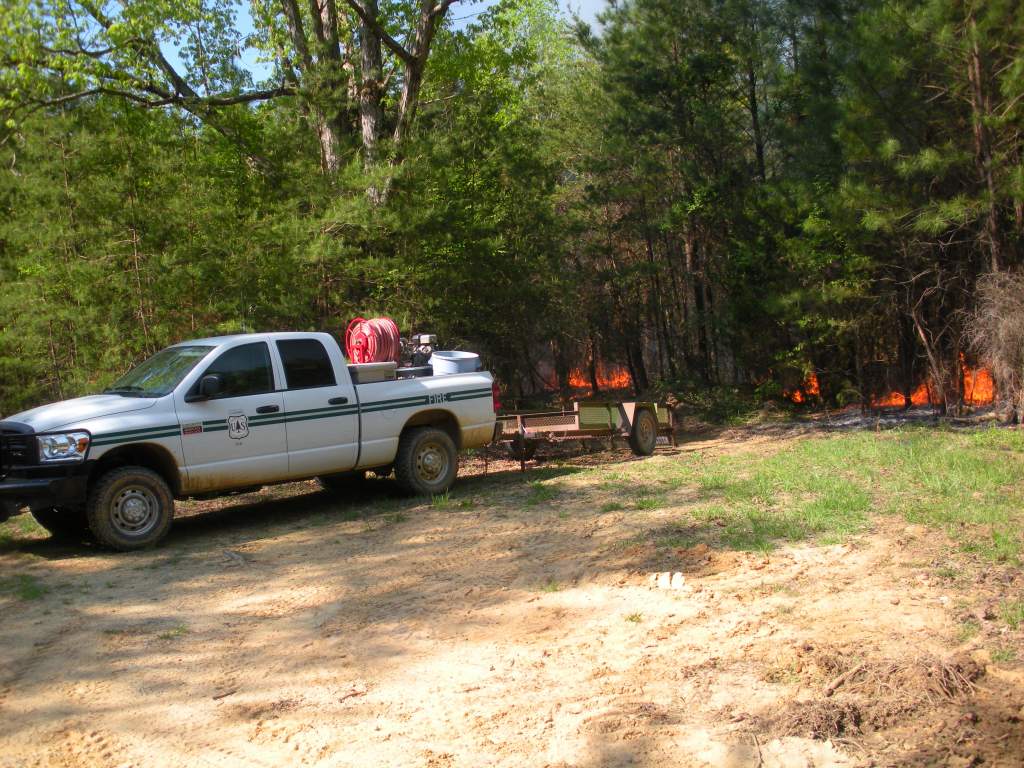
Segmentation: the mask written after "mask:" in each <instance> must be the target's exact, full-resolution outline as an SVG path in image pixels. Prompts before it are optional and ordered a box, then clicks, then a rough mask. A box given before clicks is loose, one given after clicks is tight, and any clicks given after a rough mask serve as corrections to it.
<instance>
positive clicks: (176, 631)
mask: <svg viewBox="0 0 1024 768" xmlns="http://www.w3.org/2000/svg"><path fill="white" fill-rule="evenodd" d="M188 633H189V628H188V627H187V626H186V625H184V624H178V625H176V626H173V627H171V628H170V629H168V630H166V631H165V632H161V633H160V634H159V635H157V639H158V640H176V639H177V638H179V637H184V636H185V635H187V634H188Z"/></svg>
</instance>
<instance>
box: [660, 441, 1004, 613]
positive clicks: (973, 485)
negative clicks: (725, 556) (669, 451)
mask: <svg viewBox="0 0 1024 768" xmlns="http://www.w3.org/2000/svg"><path fill="white" fill-rule="evenodd" d="M664 474H665V469H664V467H660V468H658V469H657V470H655V471H653V472H652V476H655V475H658V476H661V475H664ZM687 474H689V476H691V477H692V478H693V480H692V482H693V484H694V485H695V486H696V489H697V491H698V493H699V497H700V498H701V500H702V501H703V503H702V504H701V505H699V506H698V507H696V508H695V509H694V510H693V511H692V513H691V514H692V516H693V517H694V518H696V519H697V520H698V521H702V522H706V523H708V524H714V525H715V526H716V528H717V529H718V531H717V535H718V537H719V538H720V540H721V541H722V543H723V544H725V545H727V546H729V547H732V548H735V549H741V550H754V551H759V550H769V549H771V548H772V547H774V546H776V545H777V544H778V543H780V542H786V541H799V540H804V539H814V540H816V541H820V542H822V543H828V542H832V541H842V540H843V539H844V538H846V537H847V536H849V535H850V534H853V533H856V532H857V531H860V530H862V529H863V528H865V527H866V526H867V524H868V520H869V517H870V514H871V513H873V512H880V513H883V514H891V515H900V516H902V517H903V518H905V519H906V520H907V521H908V522H914V523H922V524H925V525H928V526H930V527H934V528H941V529H944V530H945V531H946V532H947V533H948V534H949V535H951V536H953V537H954V538H956V539H957V540H959V541H960V544H961V548H962V549H963V550H965V551H969V552H975V553H978V554H980V555H981V556H983V557H985V558H986V559H989V560H994V561H998V562H1009V563H1013V564H1019V563H1020V560H1021V551H1022V547H1024V537H1022V533H1021V532H1022V528H1024V527H1022V526H1021V522H1022V518H1024V516H1022V515H1021V513H1020V512H1019V510H1020V509H1021V507H1022V506H1024V487H1022V486H1021V485H1020V483H1019V478H1020V477H1021V476H1022V475H1024V433H1021V432H1020V431H1017V430H1007V429H998V428H992V429H984V430H976V431H970V432H966V431H964V432H958V431H953V430H951V429H941V428H940V429H936V428H934V427H932V428H921V427H909V428H904V429H899V430H892V431H889V432H884V433H873V432H861V433H854V434H846V435H838V436H828V437H820V438H812V439H808V440H802V441H800V442H799V443H796V444H795V445H792V446H791V447H788V448H786V449H784V450H782V451H779V452H778V453H776V454H774V455H770V456H763V455H757V454H753V453H750V454H742V455H734V456H722V457H717V458H713V459H711V460H710V461H707V462H706V463H705V464H704V465H703V466H701V467H699V468H694V467H693V466H690V465H687V466H685V467H684V468H683V469H681V470H680V475H679V476H680V477H685V476H687ZM642 479H647V478H646V477H644V478H642ZM646 503H651V502H646ZM712 532H715V529H712ZM939 576H940V577H941V578H943V579H946V580H949V581H956V580H957V579H958V578H959V577H960V575H959V573H958V572H956V571H955V569H953V568H951V567H946V568H942V569H940V572H939ZM1022 621H1024V617H1022Z"/></svg>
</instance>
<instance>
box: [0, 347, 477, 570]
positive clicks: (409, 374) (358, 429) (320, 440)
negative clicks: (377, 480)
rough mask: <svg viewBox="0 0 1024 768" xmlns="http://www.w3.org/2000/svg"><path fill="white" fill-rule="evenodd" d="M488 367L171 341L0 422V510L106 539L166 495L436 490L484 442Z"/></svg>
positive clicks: (141, 527) (153, 518)
mask: <svg viewBox="0 0 1024 768" xmlns="http://www.w3.org/2000/svg"><path fill="white" fill-rule="evenodd" d="M493 396H494V391H493V380H492V378H491V375H490V374H489V373H483V372H476V373H457V374H451V375H431V373H430V370H429V369H424V368H415V369H413V368H409V369H402V368H398V367H397V366H396V364H394V363H369V364H364V365H349V364H347V362H346V360H345V357H344V355H343V354H342V351H341V349H340V347H339V345H338V343H337V342H336V341H335V340H334V339H333V338H332V337H331V336H330V335H329V334H326V333H258V334H246V335H239V336H222V337H217V338H208V339H197V340H195V341H186V342H182V343H181V344H175V345H174V346H172V347H168V348H167V349H164V350H163V351H161V352H158V353H157V354H156V355H154V356H153V357H151V358H149V359H148V360H146V361H145V362H144V363H142V364H141V365H139V366H138V367H136V368H134V369H133V370H131V371H130V372H129V373H127V374H126V375H125V376H123V377H122V378H121V379H119V380H118V381H117V382H116V383H115V384H114V385H113V386H112V387H111V388H110V389H108V390H106V391H105V392H103V393H102V394H99V395H92V396H89V397H80V398H76V399H74V400H66V401H64V402H59V403H53V404H51V405H44V406H41V407H39V408H34V409H32V410H29V411H24V412H22V413H18V414H15V415H13V416H11V417H10V418H8V419H7V420H5V421H0V521H2V520H3V519H5V517H7V516H9V515H11V514H13V513H14V512H16V511H18V510H20V509H21V508H22V507H25V506H28V507H29V509H30V510H31V512H32V514H33V515H34V516H35V518H36V520H37V521H38V522H39V523H40V524H41V525H42V526H43V527H45V528H46V529H47V530H49V531H50V532H51V533H53V534H54V535H68V536H70V535H74V536H79V535H82V534H83V533H85V531H86V528H88V530H90V531H91V532H92V534H93V535H94V536H95V537H96V539H97V540H99V541H100V542H101V543H102V544H105V545H107V546H109V547H112V548H114V549H118V550H132V549H140V548H143V547H148V546H152V545H154V544H156V543H157V542H158V541H160V540H161V539H162V538H163V537H164V536H165V535H166V534H167V531H168V530H169V528H170V526H171V521H172V519H173V517H174V500H175V499H184V498H188V497H195V496H212V495H218V494H222V493H230V492H233V491H237V490H240V489H248V488H258V487H260V486H263V485H270V484H273V483H281V482H287V481H293V480H301V479H307V478H314V477H315V478H318V479H319V480H320V482H321V483H322V484H323V485H324V486H325V487H326V488H328V489H340V488H341V487H343V486H344V484H345V483H346V482H350V481H351V479H352V478H353V477H356V476H361V475H362V473H363V472H364V471H365V470H375V471H377V472H380V473H383V472H387V471H390V470H391V469H392V468H393V469H394V473H395V478H396V480H397V482H398V484H399V485H400V486H402V488H404V489H405V490H406V491H408V492H410V493H414V494H422V495H430V494H436V493H443V492H444V491H445V490H447V489H448V488H449V486H450V485H451V484H452V482H453V481H454V479H455V475H456V472H457V470H458V461H457V454H456V452H457V451H458V450H460V449H467V448H476V447H479V446H482V445H485V444H487V443H488V442H490V441H491V439H492V438H493V436H494V431H495V407H494V403H495V400H494V397H493Z"/></svg>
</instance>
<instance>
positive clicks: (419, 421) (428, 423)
mask: <svg viewBox="0 0 1024 768" xmlns="http://www.w3.org/2000/svg"><path fill="white" fill-rule="evenodd" d="M413 427H437V428H438V429H441V430H444V431H445V432H446V433H447V434H448V437H450V438H451V439H452V442H453V443H455V447H456V449H458V448H461V447H462V430H460V429H459V420H458V419H456V418H455V414H453V413H452V412H451V411H444V410H439V409H436V410H429V411H420V412H419V413H415V414H413V415H412V416H410V417H409V419H408V421H406V422H405V425H404V426H403V427H402V434H405V432H407V431H408V430H409V429H411V428H413Z"/></svg>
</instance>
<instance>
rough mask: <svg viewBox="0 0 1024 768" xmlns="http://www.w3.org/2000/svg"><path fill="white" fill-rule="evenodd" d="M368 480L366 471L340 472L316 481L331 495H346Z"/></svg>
mask: <svg viewBox="0 0 1024 768" xmlns="http://www.w3.org/2000/svg"><path fill="white" fill-rule="evenodd" d="M365 480H366V472H365V471H364V470H361V469H359V470H356V471H353V472H338V473H337V474H334V475H320V476H319V477H318V478H317V479H316V481H317V482H318V483H320V487H321V488H323V489H324V490H325V491H328V492H329V493H344V492H345V491H349V490H351V489H352V488H357V487H359V486H360V485H362V483H363V482H364V481H365Z"/></svg>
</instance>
